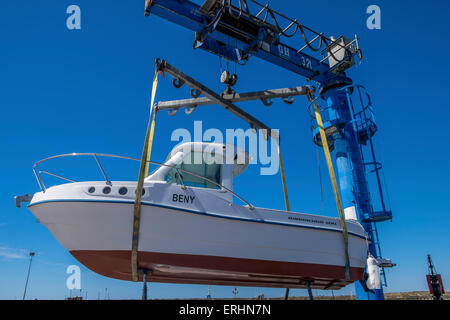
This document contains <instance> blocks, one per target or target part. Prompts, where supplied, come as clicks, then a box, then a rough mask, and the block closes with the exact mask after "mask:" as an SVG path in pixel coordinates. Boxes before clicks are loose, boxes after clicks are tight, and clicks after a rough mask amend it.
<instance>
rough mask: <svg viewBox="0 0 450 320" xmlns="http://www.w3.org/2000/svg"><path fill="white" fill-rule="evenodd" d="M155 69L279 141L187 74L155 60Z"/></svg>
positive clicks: (266, 129) (274, 134)
mask: <svg viewBox="0 0 450 320" xmlns="http://www.w3.org/2000/svg"><path fill="white" fill-rule="evenodd" d="M156 65H157V68H158V70H159V71H160V72H164V73H167V74H169V75H170V76H172V77H173V78H175V79H177V80H179V81H181V82H183V83H185V84H186V85H187V86H188V87H190V88H192V89H193V90H195V91H197V92H198V93H199V94H203V95H204V96H205V97H206V98H208V99H210V100H211V101H213V102H214V103H215V104H217V105H219V106H221V107H223V108H224V109H226V110H228V111H230V112H231V113H233V114H234V115H236V116H238V117H239V118H241V119H242V120H244V121H245V122H247V123H248V124H249V125H250V127H251V128H253V129H258V130H263V131H264V133H265V134H266V135H267V136H268V137H271V138H272V139H275V140H277V141H279V139H280V137H279V135H278V133H277V131H275V130H272V129H271V128H270V127H268V126H267V125H265V124H264V123H262V122H261V121H259V120H258V119H256V118H255V117H253V116H252V115H250V114H248V113H247V112H245V111H244V110H242V109H241V108H239V107H237V106H236V105H234V104H233V103H231V102H230V101H229V100H227V99H224V98H223V97H222V96H220V95H218V94H217V93H215V92H214V91H212V90H211V89H209V88H208V87H206V86H205V85H203V84H201V83H200V82H198V81H197V80H195V79H193V78H191V77H190V76H188V75H187V74H185V73H183V72H182V71H180V70H178V69H177V68H175V67H174V66H172V65H170V64H169V63H167V62H166V61H164V60H162V61H161V60H160V59H157V60H156Z"/></svg>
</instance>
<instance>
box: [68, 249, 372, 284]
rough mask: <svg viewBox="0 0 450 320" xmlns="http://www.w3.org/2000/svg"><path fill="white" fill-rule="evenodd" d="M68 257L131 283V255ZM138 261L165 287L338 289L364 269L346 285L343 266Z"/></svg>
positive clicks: (151, 256) (159, 257) (198, 258)
mask: <svg viewBox="0 0 450 320" xmlns="http://www.w3.org/2000/svg"><path fill="white" fill-rule="evenodd" d="M71 253H72V255H73V256H74V257H75V258H76V259H77V260H78V261H80V262H81V263H82V264H83V265H85V266H86V267H87V268H89V269H91V270H92V271H94V272H96V273H99V274H101V275H104V276H106V277H110V278H115V279H120V280H131V251H90V250H75V251H71ZM138 261H139V268H145V269H150V270H152V275H151V276H150V279H149V280H150V281H153V282H165V283H190V284H213V285H214V284H215V285H235V286H263V287H280V288H288V287H289V288H304V283H303V281H305V280H312V281H313V285H312V287H314V288H317V289H338V288H341V287H344V286H346V285H348V284H350V283H352V282H354V281H357V280H361V279H362V278H363V274H364V269H363V268H352V269H351V276H352V278H351V281H349V282H346V281H345V280H344V279H345V268H344V267H343V266H342V267H341V266H332V265H321V264H309V263H294V262H281V261H267V260H255V259H241V258H229V257H217V256H203V255H189V254H173V253H158V252H139V254H138Z"/></svg>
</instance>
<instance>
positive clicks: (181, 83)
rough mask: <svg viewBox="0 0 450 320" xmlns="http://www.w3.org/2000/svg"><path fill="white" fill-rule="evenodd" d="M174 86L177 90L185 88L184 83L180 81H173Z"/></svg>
mask: <svg viewBox="0 0 450 320" xmlns="http://www.w3.org/2000/svg"><path fill="white" fill-rule="evenodd" d="M172 84H173V86H174V87H175V88H177V89H180V88H181V87H182V86H183V84H184V81H183V80H180V79H173V80H172Z"/></svg>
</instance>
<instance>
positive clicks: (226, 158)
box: [145, 142, 250, 191]
mask: <svg viewBox="0 0 450 320" xmlns="http://www.w3.org/2000/svg"><path fill="white" fill-rule="evenodd" d="M249 161H250V156H249V154H248V153H247V152H245V150H242V149H241V148H237V147H235V146H233V145H224V144H220V143H206V142H188V143H183V144H180V145H178V146H176V147H175V148H174V149H173V150H172V151H171V152H170V154H169V155H168V157H167V160H166V162H165V163H164V166H161V167H159V168H158V169H157V170H155V171H154V172H153V173H151V174H150V175H149V176H148V177H147V178H146V179H145V182H165V183H168V184H178V185H182V186H183V185H184V186H186V187H198V188H208V189H223V187H225V188H227V189H229V190H231V191H232V190H233V178H234V177H236V176H238V175H240V174H241V173H242V172H244V170H245V169H247V167H248V164H249ZM191 173H192V174H191Z"/></svg>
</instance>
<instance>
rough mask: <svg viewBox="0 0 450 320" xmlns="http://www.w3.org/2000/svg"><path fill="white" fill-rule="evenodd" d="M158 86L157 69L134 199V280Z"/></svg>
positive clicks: (132, 259) (137, 278)
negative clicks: (143, 192) (143, 193)
mask: <svg viewBox="0 0 450 320" xmlns="http://www.w3.org/2000/svg"><path fill="white" fill-rule="evenodd" d="M157 87H158V72H157V71H155V77H154V79H153V87H152V99H151V107H150V115H152V113H153V116H152V117H151V119H152V120H151V126H150V119H149V123H148V125H147V132H146V134H145V141H144V148H143V151H142V158H141V166H140V168H139V178H138V183H137V187H136V199H135V201H134V217H133V238H132V244H131V274H132V280H133V281H138V280H139V276H138V261H137V260H138V259H137V258H138V246H139V229H140V222H141V199H142V190H143V188H144V178H145V177H146V176H147V174H148V166H149V163H148V161H150V154H151V150H152V142H153V133H154V129H155V115H156V110H154V107H153V104H154V102H155V101H154V100H155V94H156V89H157Z"/></svg>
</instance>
